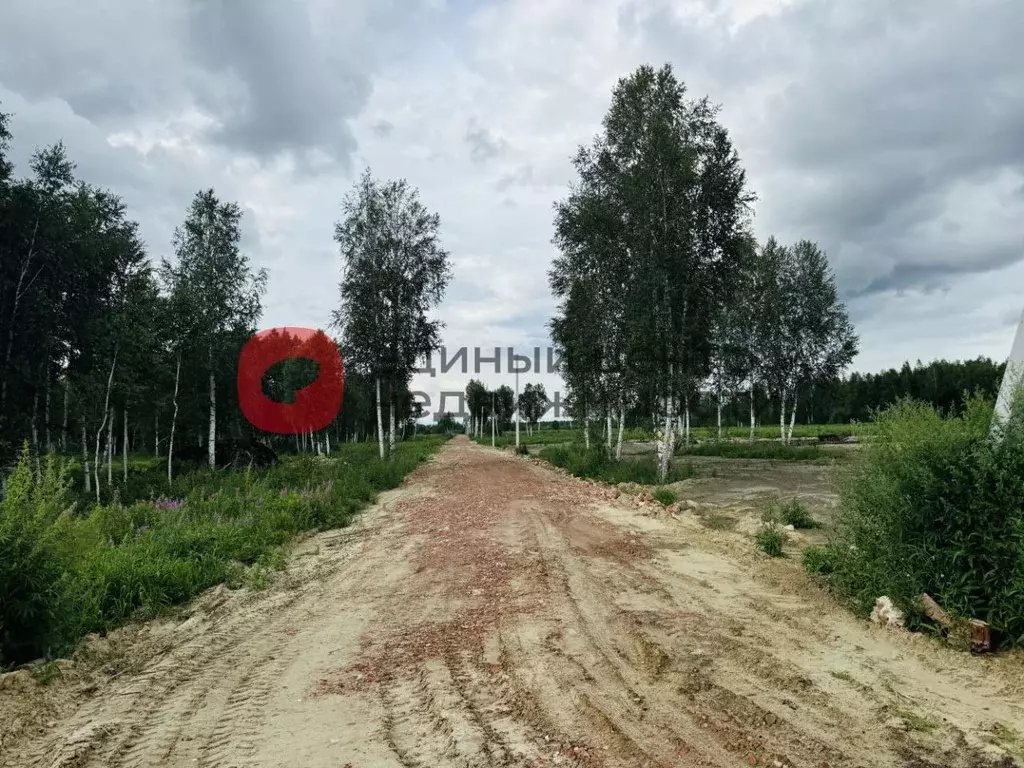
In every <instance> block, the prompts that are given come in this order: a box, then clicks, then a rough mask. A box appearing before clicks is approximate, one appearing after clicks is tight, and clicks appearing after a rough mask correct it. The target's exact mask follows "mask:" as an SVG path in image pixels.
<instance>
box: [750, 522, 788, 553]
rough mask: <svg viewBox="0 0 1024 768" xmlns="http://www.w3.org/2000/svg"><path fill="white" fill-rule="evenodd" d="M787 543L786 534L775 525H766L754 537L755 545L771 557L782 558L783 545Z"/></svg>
mask: <svg viewBox="0 0 1024 768" xmlns="http://www.w3.org/2000/svg"><path fill="white" fill-rule="evenodd" d="M785 543H786V534H785V532H784V531H783V530H782V529H781V528H779V526H778V525H776V524H775V523H769V524H768V525H765V526H764V527H763V528H761V530H759V531H758V532H757V535H756V536H755V537H754V544H755V545H756V546H757V548H758V549H759V550H761V551H762V552H764V553H765V554H766V555H768V556H769V557H782V545H783V544H785Z"/></svg>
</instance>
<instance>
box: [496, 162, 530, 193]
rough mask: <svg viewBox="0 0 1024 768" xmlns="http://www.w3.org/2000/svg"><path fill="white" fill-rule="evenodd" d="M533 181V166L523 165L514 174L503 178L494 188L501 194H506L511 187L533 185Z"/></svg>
mask: <svg viewBox="0 0 1024 768" xmlns="http://www.w3.org/2000/svg"><path fill="white" fill-rule="evenodd" d="M533 180H534V179H533V166H532V165H523V166H521V167H519V168H517V169H516V170H515V171H514V172H512V173H507V174H505V175H504V176H502V177H501V178H500V179H498V183H497V184H495V185H494V186H495V187H496V188H497V190H498V191H499V192H505V191H506V190H507V189H508V188H509V187H513V186H524V185H527V184H532V183H533Z"/></svg>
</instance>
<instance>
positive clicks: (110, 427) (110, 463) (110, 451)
mask: <svg viewBox="0 0 1024 768" xmlns="http://www.w3.org/2000/svg"><path fill="white" fill-rule="evenodd" d="M113 487H114V409H113V408H111V409H110V420H109V421H108V422H107V488H113Z"/></svg>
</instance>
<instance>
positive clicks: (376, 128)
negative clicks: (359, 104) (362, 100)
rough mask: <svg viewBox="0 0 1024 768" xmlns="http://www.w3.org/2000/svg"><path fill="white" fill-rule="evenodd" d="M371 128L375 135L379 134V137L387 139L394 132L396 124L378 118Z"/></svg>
mask: <svg viewBox="0 0 1024 768" xmlns="http://www.w3.org/2000/svg"><path fill="white" fill-rule="evenodd" d="M370 130H372V131H373V134H374V136H377V137H378V138H381V139H386V138H387V137H388V136H390V135H391V134H392V133H394V131H395V126H394V124H393V123H391V122H389V121H387V120H378V121H377V122H376V123H374V124H373V126H372V127H371V129H370Z"/></svg>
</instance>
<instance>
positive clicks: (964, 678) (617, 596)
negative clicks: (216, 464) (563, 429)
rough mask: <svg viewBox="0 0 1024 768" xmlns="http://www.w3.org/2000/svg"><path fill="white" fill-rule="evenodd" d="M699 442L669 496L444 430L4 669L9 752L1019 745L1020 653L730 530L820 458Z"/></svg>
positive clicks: (826, 504)
mask: <svg viewBox="0 0 1024 768" xmlns="http://www.w3.org/2000/svg"><path fill="white" fill-rule="evenodd" d="M694 461H701V462H704V463H706V464H707V465H711V464H714V465H715V466H716V472H715V476H711V474H710V473H701V474H699V475H698V476H697V477H695V478H693V479H690V480H686V481H684V482H682V483H680V484H677V487H676V490H677V491H678V495H679V496H680V498H682V499H691V500H693V501H695V502H697V503H698V509H697V511H696V512H689V513H685V514H681V515H679V516H678V517H673V516H670V515H666V514H665V513H664V512H663V511H659V508H657V507H654V506H649V507H642V508H637V507H636V505H635V504H634V503H633V501H632V498H631V497H628V496H621V497H620V498H617V499H610V498H608V496H607V494H606V491H605V490H604V489H603V488H600V487H598V486H594V485H589V484H587V483H584V482H581V481H577V480H575V479H573V478H570V477H566V476H565V475H563V474H560V473H557V472H555V471H553V470H552V469H551V468H550V467H548V466H546V465H544V464H542V463H540V462H537V461H535V460H531V459H526V458H520V457H513V456H511V455H509V454H508V453H506V452H498V451H493V450H490V449H488V448H484V447H480V446H476V445H473V444H472V443H471V442H470V441H469V440H467V439H466V438H464V437H460V438H456V439H455V440H454V441H452V442H451V443H449V444H448V445H446V446H445V447H444V448H443V449H442V451H441V452H440V453H439V454H438V455H437V457H436V458H434V459H432V460H430V461H428V462H427V463H425V464H423V465H422V466H421V467H420V468H418V469H417V470H415V471H414V472H413V474H412V475H411V476H410V477H409V479H408V480H407V482H406V484H405V485H404V486H403V487H402V488H400V489H397V490H395V491H390V492H388V493H385V494H383V495H382V497H381V503H379V504H378V505H377V506H376V507H374V508H372V509H371V510H370V511H368V512H367V513H365V514H364V515H363V516H362V517H361V519H360V521H359V522H358V523H357V524H355V525H353V526H352V527H350V528H347V529H344V530H341V531H336V532H328V533H324V534H319V535H316V536H313V537H310V538H307V539H306V540H304V541H302V542H301V543H300V544H298V545H297V546H296V547H295V548H294V549H293V551H292V553H291V555H290V558H289V565H288V568H287V569H286V571H285V572H284V573H283V574H282V575H281V576H280V577H279V579H278V580H277V581H276V582H275V583H274V584H272V585H271V587H270V588H269V589H266V590H264V591H260V592H249V591H248V590H245V589H242V590H237V591H230V590H227V589H226V588H224V587H218V588H216V589H214V590H211V591H209V592H207V593H206V594H205V595H203V596H202V597H201V598H200V599H198V600H197V601H195V602H194V603H192V604H191V605H190V606H189V607H188V608H187V609H186V610H185V611H184V612H182V613H181V614H179V615H177V616H175V617H174V618H172V619H165V620H161V621H156V622H151V623H149V624H146V625H141V626H132V627H126V628H124V629H121V630H118V631H116V632H113V633H111V634H110V635H109V636H108V637H107V638H103V639H100V638H97V639H94V640H93V641H92V642H90V643H87V644H86V646H85V648H84V650H83V652H82V653H81V656H80V658H78V659H76V660H75V661H74V662H73V663H71V664H68V665H64V667H63V676H62V677H61V678H59V679H57V680H54V681H53V682H51V683H50V684H49V685H47V686H40V685H38V684H37V683H36V682H35V681H34V680H33V678H32V676H31V675H30V674H29V673H27V672H24V671H21V672H17V673H12V674H9V675H6V676H3V678H0V711H2V712H3V717H2V718H0V738H2V740H3V741H2V742H0V764H2V765H5V766H71V765H74V766H197V765H198V766H302V767H303V768H315V767H316V766H347V767H348V768H377V767H383V766H407V767H408V766H424V767H427V766H429V767H430V768H435V767H443V766H553V765H575V766H588V767H590V766H608V767H612V766H631V767H634V766H659V767H660V766H694V765H709V766H737V765H762V766H773V767H775V766H825V765H828V766H915V767H923V766H989V765H1013V763H1012V762H1009V761H1008V760H1009V759H1008V758H1004V761H1003V762H998V760H999V759H1000V758H999V757H998V756H999V755H1002V754H1005V753H1006V752H1010V751H1013V750H1015V749H1021V748H1022V746H1021V743H1020V742H1019V741H1016V740H1017V739H1018V738H1020V737H1019V736H1018V735H1017V733H1018V732H1019V731H1021V730H1022V728H1021V723H1024V661H1022V659H1021V657H1020V656H1019V655H1012V654H1007V655H1002V656H998V657H992V658H980V657H979V658H974V657H970V656H967V655H964V654H961V653H957V652H955V651H952V650H950V649H948V648H945V647H943V646H940V645H939V644H937V643H935V642H932V641H929V640H927V639H925V638H923V637H920V636H914V635H910V634H907V633H898V632H891V631H886V630H882V629H878V628H875V627H872V626H870V625H869V624H867V623H866V622H863V621H860V620H858V619H856V618H854V617H853V616H851V615H850V614H848V613H847V612H845V611H844V610H842V609H840V608H839V607H837V606H836V605H835V604H834V603H833V602H832V600H831V599H830V598H829V597H828V596H827V595H824V594H823V593H821V591H820V590H818V589H817V588H816V587H815V586H814V585H813V584H810V583H809V582H808V581H807V579H806V577H805V576H804V575H803V573H802V572H801V571H800V569H799V567H798V565H797V564H796V562H794V561H793V559H792V558H790V559H786V560H770V559H768V558H765V557H762V556H760V555H758V554H756V553H755V551H754V549H753V546H752V544H751V542H750V539H749V537H748V536H746V535H744V534H743V529H744V526H745V525H747V523H745V522H744V521H746V520H748V519H750V520H753V519H756V510H757V508H758V506H759V504H760V503H761V502H762V501H763V500H766V499H769V498H772V497H777V496H779V495H780V494H781V495H786V496H788V495H794V494H795V495H798V496H799V497H800V498H801V499H802V500H803V501H804V503H805V504H806V505H807V507H808V508H809V509H810V510H811V511H812V513H814V514H816V515H819V516H821V518H822V519H827V515H828V513H829V509H830V508H831V505H832V504H833V502H834V498H833V496H832V491H831V489H830V484H829V482H828V477H827V467H823V466H820V465H814V464H799V463H796V462H788V463H782V462H779V463H775V464H771V465H769V464H768V463H764V462H761V463H758V462H746V463H745V462H736V461H729V460H722V459H714V458H706V459H703V458H694ZM712 516H717V517H720V518H722V519H723V520H725V521H726V522H721V521H719V522H718V523H710V524H709V521H710V520H711V518H712ZM728 521H732V522H731V523H729V522H728ZM815 535H817V533H815Z"/></svg>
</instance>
